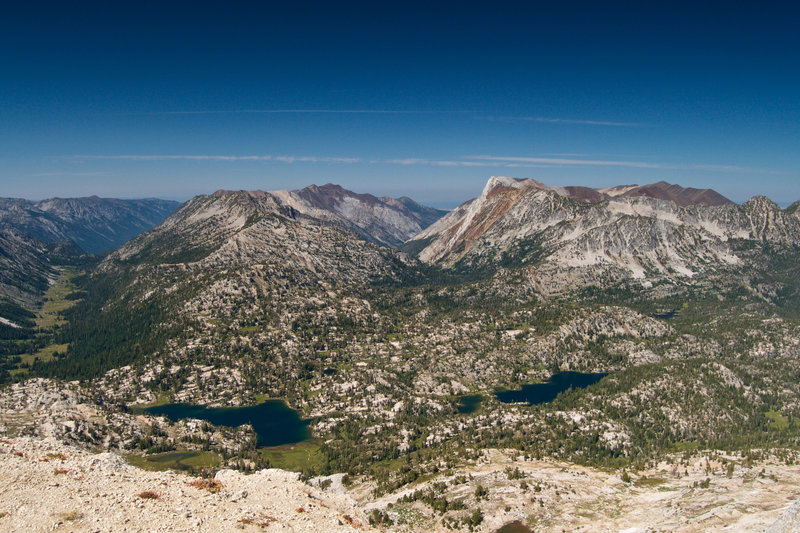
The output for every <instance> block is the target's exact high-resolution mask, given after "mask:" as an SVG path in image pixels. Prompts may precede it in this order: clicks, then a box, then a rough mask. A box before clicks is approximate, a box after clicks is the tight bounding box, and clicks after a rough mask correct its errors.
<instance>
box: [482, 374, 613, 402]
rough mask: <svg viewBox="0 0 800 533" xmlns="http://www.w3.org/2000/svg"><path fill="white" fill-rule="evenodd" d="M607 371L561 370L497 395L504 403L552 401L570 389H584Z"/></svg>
mask: <svg viewBox="0 0 800 533" xmlns="http://www.w3.org/2000/svg"><path fill="white" fill-rule="evenodd" d="M607 375H608V373H607V372H595V373H592V374H583V373H581V372H559V373H558V374H553V375H552V376H551V377H550V379H549V380H547V381H545V382H544V383H533V384H531V385H523V386H522V390H507V391H501V392H496V393H495V397H496V398H497V399H498V400H500V401H501V402H503V403H516V402H528V404H529V405H537V404H540V403H546V402H552V401H553V400H555V399H556V396H558V395H559V393H561V392H564V391H565V390H569V389H582V388H584V387H588V386H589V385H593V384H595V383H597V382H598V381H600V380H601V379H603V378H604V377H606V376H607Z"/></svg>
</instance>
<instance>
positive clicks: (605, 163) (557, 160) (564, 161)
mask: <svg viewBox="0 0 800 533" xmlns="http://www.w3.org/2000/svg"><path fill="white" fill-rule="evenodd" d="M464 159H469V160H478V161H497V162H505V163H509V164H516V165H520V166H524V165H527V164H536V165H548V166H562V165H566V166H595V167H627V168H646V169H662V170H707V171H712V172H745V173H753V172H756V173H762V174H774V173H776V172H777V171H774V170H769V169H762V168H752V167H742V166H737V165H712V164H694V163H688V164H669V163H649V162H644V161H630V160H628V161H626V160H608V159H574V158H566V157H505V156H493V155H473V156H465V157H464Z"/></svg>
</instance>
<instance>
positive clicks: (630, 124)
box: [487, 116, 645, 128]
mask: <svg viewBox="0 0 800 533" xmlns="http://www.w3.org/2000/svg"><path fill="white" fill-rule="evenodd" d="M487 118H489V120H494V121H497V122H538V123H542V124H564V125H578V126H610V127H615V128H639V127H642V126H645V124H642V123H639V122H617V121H612V120H587V119H574V118H554V117H524V116H523V117H514V116H511V117H487Z"/></svg>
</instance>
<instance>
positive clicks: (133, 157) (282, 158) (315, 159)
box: [72, 154, 361, 163]
mask: <svg viewBox="0 0 800 533" xmlns="http://www.w3.org/2000/svg"><path fill="white" fill-rule="evenodd" d="M72 159H83V160H94V159H111V160H127V161H175V160H184V161H278V162H281V163H296V162H301V163H359V162H361V159H360V158H357V157H322V156H296V155H141V154H129V155H75V156H72Z"/></svg>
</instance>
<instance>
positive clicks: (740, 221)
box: [411, 177, 800, 280]
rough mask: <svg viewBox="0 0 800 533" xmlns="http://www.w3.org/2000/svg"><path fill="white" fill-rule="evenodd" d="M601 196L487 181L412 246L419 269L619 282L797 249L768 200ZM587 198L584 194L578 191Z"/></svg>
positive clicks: (790, 219) (785, 218)
mask: <svg viewBox="0 0 800 533" xmlns="http://www.w3.org/2000/svg"><path fill="white" fill-rule="evenodd" d="M626 190H628V189H625V188H623V189H621V191H622V192H620V191H612V192H618V193H619V194H609V193H608V192H605V193H604V194H605V196H606V199H604V200H602V201H599V202H589V201H585V200H584V199H583V198H581V197H580V196H577V195H576V193H575V191H574V188H573V190H567V189H565V188H556V187H547V186H545V185H543V184H542V183H540V182H538V181H536V180H516V179H512V178H503V177H493V178H491V179H490V180H489V182H488V183H487V184H486V187H485V188H484V189H483V192H482V193H481V195H480V196H479V197H478V198H475V199H473V200H470V201H469V202H466V203H464V204H463V205H461V206H460V207H459V208H457V209H455V210H453V211H452V212H450V213H449V214H448V215H446V216H445V217H443V218H441V219H440V220H439V221H437V222H436V223H434V224H433V225H431V226H430V227H429V228H427V229H426V230H424V231H422V232H421V233H419V234H418V235H416V236H415V237H414V238H412V240H411V242H412V243H413V242H418V243H420V245H421V246H423V247H422V250H421V251H420V252H419V258H420V259H421V260H422V261H425V262H428V263H433V264H439V265H442V266H445V267H453V266H455V265H461V266H466V267H487V266H489V267H491V266H497V265H500V264H508V263H509V262H512V263H514V264H520V265H525V264H531V265H533V264H538V265H540V266H542V267H543V268H544V269H545V270H546V269H560V270H562V271H564V270H576V269H577V270H586V269H593V270H595V271H603V272H609V271H613V272H614V277H616V278H626V277H627V278H633V279H642V280H645V279H658V278H660V277H663V276H670V277H684V278H691V277H692V276H694V275H695V274H697V273H699V272H709V271H713V270H714V269H717V268H725V267H728V266H731V265H737V264H739V263H740V262H741V258H740V257H739V256H738V255H737V253H736V251H735V247H734V246H732V243H731V241H732V240H751V241H757V242H760V243H764V242H767V243H772V244H775V245H782V246H794V245H796V244H798V242H800V224H798V220H800V219H798V218H797V216H796V215H795V214H794V213H793V212H791V211H789V210H786V211H782V210H781V209H780V208H779V207H778V206H777V205H775V204H774V203H773V202H771V201H770V200H769V199H767V198H765V197H754V198H753V199H751V200H749V201H748V202H745V203H744V204H742V205H736V204H733V203H724V204H722V205H705V204H702V203H695V204H690V205H678V204H677V203H675V202H673V201H670V200H663V199H658V198H651V197H647V196H625V195H624V194H623V193H624V192H625V191H626ZM581 194H583V193H581Z"/></svg>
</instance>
